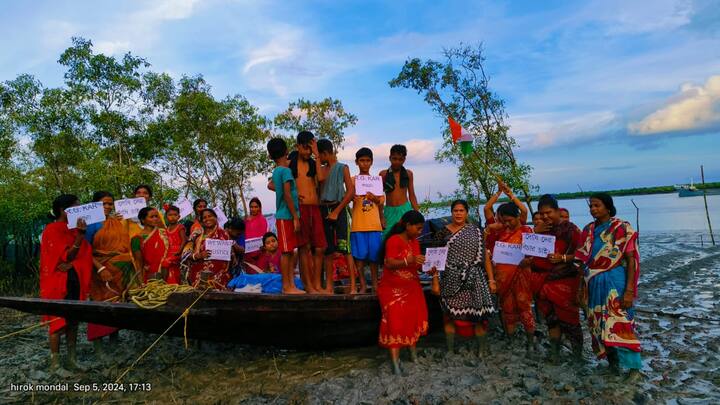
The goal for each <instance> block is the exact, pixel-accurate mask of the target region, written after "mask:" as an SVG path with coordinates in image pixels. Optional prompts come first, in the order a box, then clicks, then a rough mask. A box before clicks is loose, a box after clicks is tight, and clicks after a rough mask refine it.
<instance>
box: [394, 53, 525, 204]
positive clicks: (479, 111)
mask: <svg viewBox="0 0 720 405" xmlns="http://www.w3.org/2000/svg"><path fill="white" fill-rule="evenodd" d="M443 56H444V61H443V62H438V61H434V60H426V61H424V62H423V61H421V60H420V59H418V58H413V59H410V60H408V61H406V62H405V65H404V66H403V68H402V70H401V71H400V73H399V74H398V76H397V77H395V78H394V79H393V80H391V81H390V83H389V84H390V86H391V87H403V88H408V89H412V90H415V91H416V92H417V93H418V94H420V95H422V96H423V99H424V100H425V102H427V103H428V104H429V105H430V106H431V107H432V108H433V110H435V111H436V112H437V113H438V114H439V115H440V116H441V117H443V119H444V120H445V122H447V117H448V116H450V117H452V118H453V119H455V120H456V121H457V122H458V123H460V124H461V125H462V126H463V127H464V128H465V129H467V130H468V131H470V132H471V133H472V134H473V137H474V142H473V149H474V153H473V154H472V155H470V156H464V155H463V154H462V153H461V151H460V148H459V146H458V145H455V144H453V142H452V135H451V133H450V128H449V126H448V127H447V128H446V130H445V131H444V133H443V141H444V142H443V146H442V148H441V149H440V150H439V151H438V153H437V154H436V159H437V160H439V161H441V162H451V163H453V164H455V165H457V166H458V182H459V184H460V186H461V188H462V190H461V191H460V193H459V194H461V195H464V196H471V197H472V198H471V199H477V200H479V199H482V198H483V197H484V198H490V196H491V195H492V194H493V193H494V191H495V190H496V189H497V185H496V178H495V175H496V174H497V175H499V176H500V177H502V179H503V180H504V181H505V182H506V183H507V184H508V185H509V186H510V187H511V188H513V189H516V190H522V191H524V192H525V194H526V197H529V190H530V188H531V187H530V186H529V178H530V173H531V167H530V166H528V165H526V164H523V163H520V162H517V160H516V159H515V156H514V154H513V149H514V148H516V147H517V143H516V141H515V139H513V138H512V137H511V136H510V135H508V129H509V127H508V126H507V124H506V123H505V119H506V118H507V116H506V114H505V105H504V102H503V101H502V99H501V98H500V97H499V96H498V95H497V94H495V93H494V92H493V91H492V90H491V89H490V86H489V78H488V76H487V75H486V74H485V69H484V66H483V64H484V62H485V57H484V56H483V52H482V48H481V47H480V46H477V47H472V46H463V45H461V46H460V47H458V48H450V49H445V50H444V52H443ZM488 168H490V169H491V170H487V169H488ZM475 196H477V197H475Z"/></svg>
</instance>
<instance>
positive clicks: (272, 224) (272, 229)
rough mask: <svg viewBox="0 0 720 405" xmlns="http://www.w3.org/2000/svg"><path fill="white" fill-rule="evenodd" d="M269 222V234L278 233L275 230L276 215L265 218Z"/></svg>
mask: <svg viewBox="0 0 720 405" xmlns="http://www.w3.org/2000/svg"><path fill="white" fill-rule="evenodd" d="M265 219H266V220H267V224H268V232H274V233H276V232H277V229H276V228H275V214H272V215H270V216H268V217H267V218H265Z"/></svg>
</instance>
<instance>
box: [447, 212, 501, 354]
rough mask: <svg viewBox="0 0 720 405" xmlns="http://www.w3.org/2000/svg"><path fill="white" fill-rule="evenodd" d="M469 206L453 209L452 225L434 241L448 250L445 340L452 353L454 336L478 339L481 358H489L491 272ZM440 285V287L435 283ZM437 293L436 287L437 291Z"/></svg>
mask: <svg viewBox="0 0 720 405" xmlns="http://www.w3.org/2000/svg"><path fill="white" fill-rule="evenodd" d="M468 208H469V207H468V203H467V202H466V201H465V200H456V201H453V203H452V204H451V205H450V209H451V211H452V222H451V223H449V224H447V225H446V226H445V227H444V228H443V229H441V230H439V231H438V232H436V233H435V241H436V243H437V244H439V245H445V246H447V248H448V255H447V262H446V263H445V271H443V272H442V275H441V276H437V275H435V276H433V277H440V282H439V290H440V291H439V293H440V308H441V309H442V311H443V323H444V329H445V338H446V342H447V347H448V351H449V352H453V351H454V349H455V334H456V333H457V332H460V333H461V335H466V336H468V335H469V336H475V338H476V340H477V342H478V355H482V354H487V352H488V344H487V339H486V334H487V328H488V319H487V317H488V315H490V314H492V313H494V312H495V305H494V304H493V301H492V297H491V295H490V293H491V292H494V291H495V280H494V279H493V274H492V269H491V268H487V266H486V260H489V257H487V256H486V255H485V246H484V245H483V233H482V231H481V230H480V228H478V227H477V226H475V225H473V224H470V223H468ZM435 284H436V285H437V283H435ZM436 289H437V287H436Z"/></svg>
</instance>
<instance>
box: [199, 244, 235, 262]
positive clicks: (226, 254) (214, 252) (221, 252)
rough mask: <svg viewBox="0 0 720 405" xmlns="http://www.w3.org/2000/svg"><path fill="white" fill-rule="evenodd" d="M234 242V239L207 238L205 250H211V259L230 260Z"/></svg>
mask: <svg viewBox="0 0 720 405" xmlns="http://www.w3.org/2000/svg"><path fill="white" fill-rule="evenodd" d="M233 243H235V241H232V240H222V239H205V250H207V251H208V252H210V257H209V259H210V260H221V261H224V262H229V261H230V257H231V252H232V246H233Z"/></svg>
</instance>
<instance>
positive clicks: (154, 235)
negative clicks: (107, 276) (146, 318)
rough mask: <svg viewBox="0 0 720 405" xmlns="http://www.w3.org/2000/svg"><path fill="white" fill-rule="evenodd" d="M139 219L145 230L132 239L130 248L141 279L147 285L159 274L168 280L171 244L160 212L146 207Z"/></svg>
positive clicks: (141, 211)
mask: <svg viewBox="0 0 720 405" xmlns="http://www.w3.org/2000/svg"><path fill="white" fill-rule="evenodd" d="M138 219H139V220H140V225H142V227H143V228H142V230H140V233H138V234H137V235H135V236H133V237H132V239H130V248H131V249H132V252H133V257H134V258H135V265H136V266H137V267H138V269H140V274H141V277H142V278H141V279H142V281H143V283H146V282H147V281H148V279H149V278H150V277H153V276H155V275H156V274H158V273H160V275H161V276H162V278H163V279H167V269H168V262H167V260H168V250H169V248H170V242H169V240H168V237H167V234H166V231H165V229H163V228H161V226H162V222H161V221H160V211H158V210H157V209H156V208H153V207H145V208H143V209H141V210H140V212H139V213H138Z"/></svg>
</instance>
